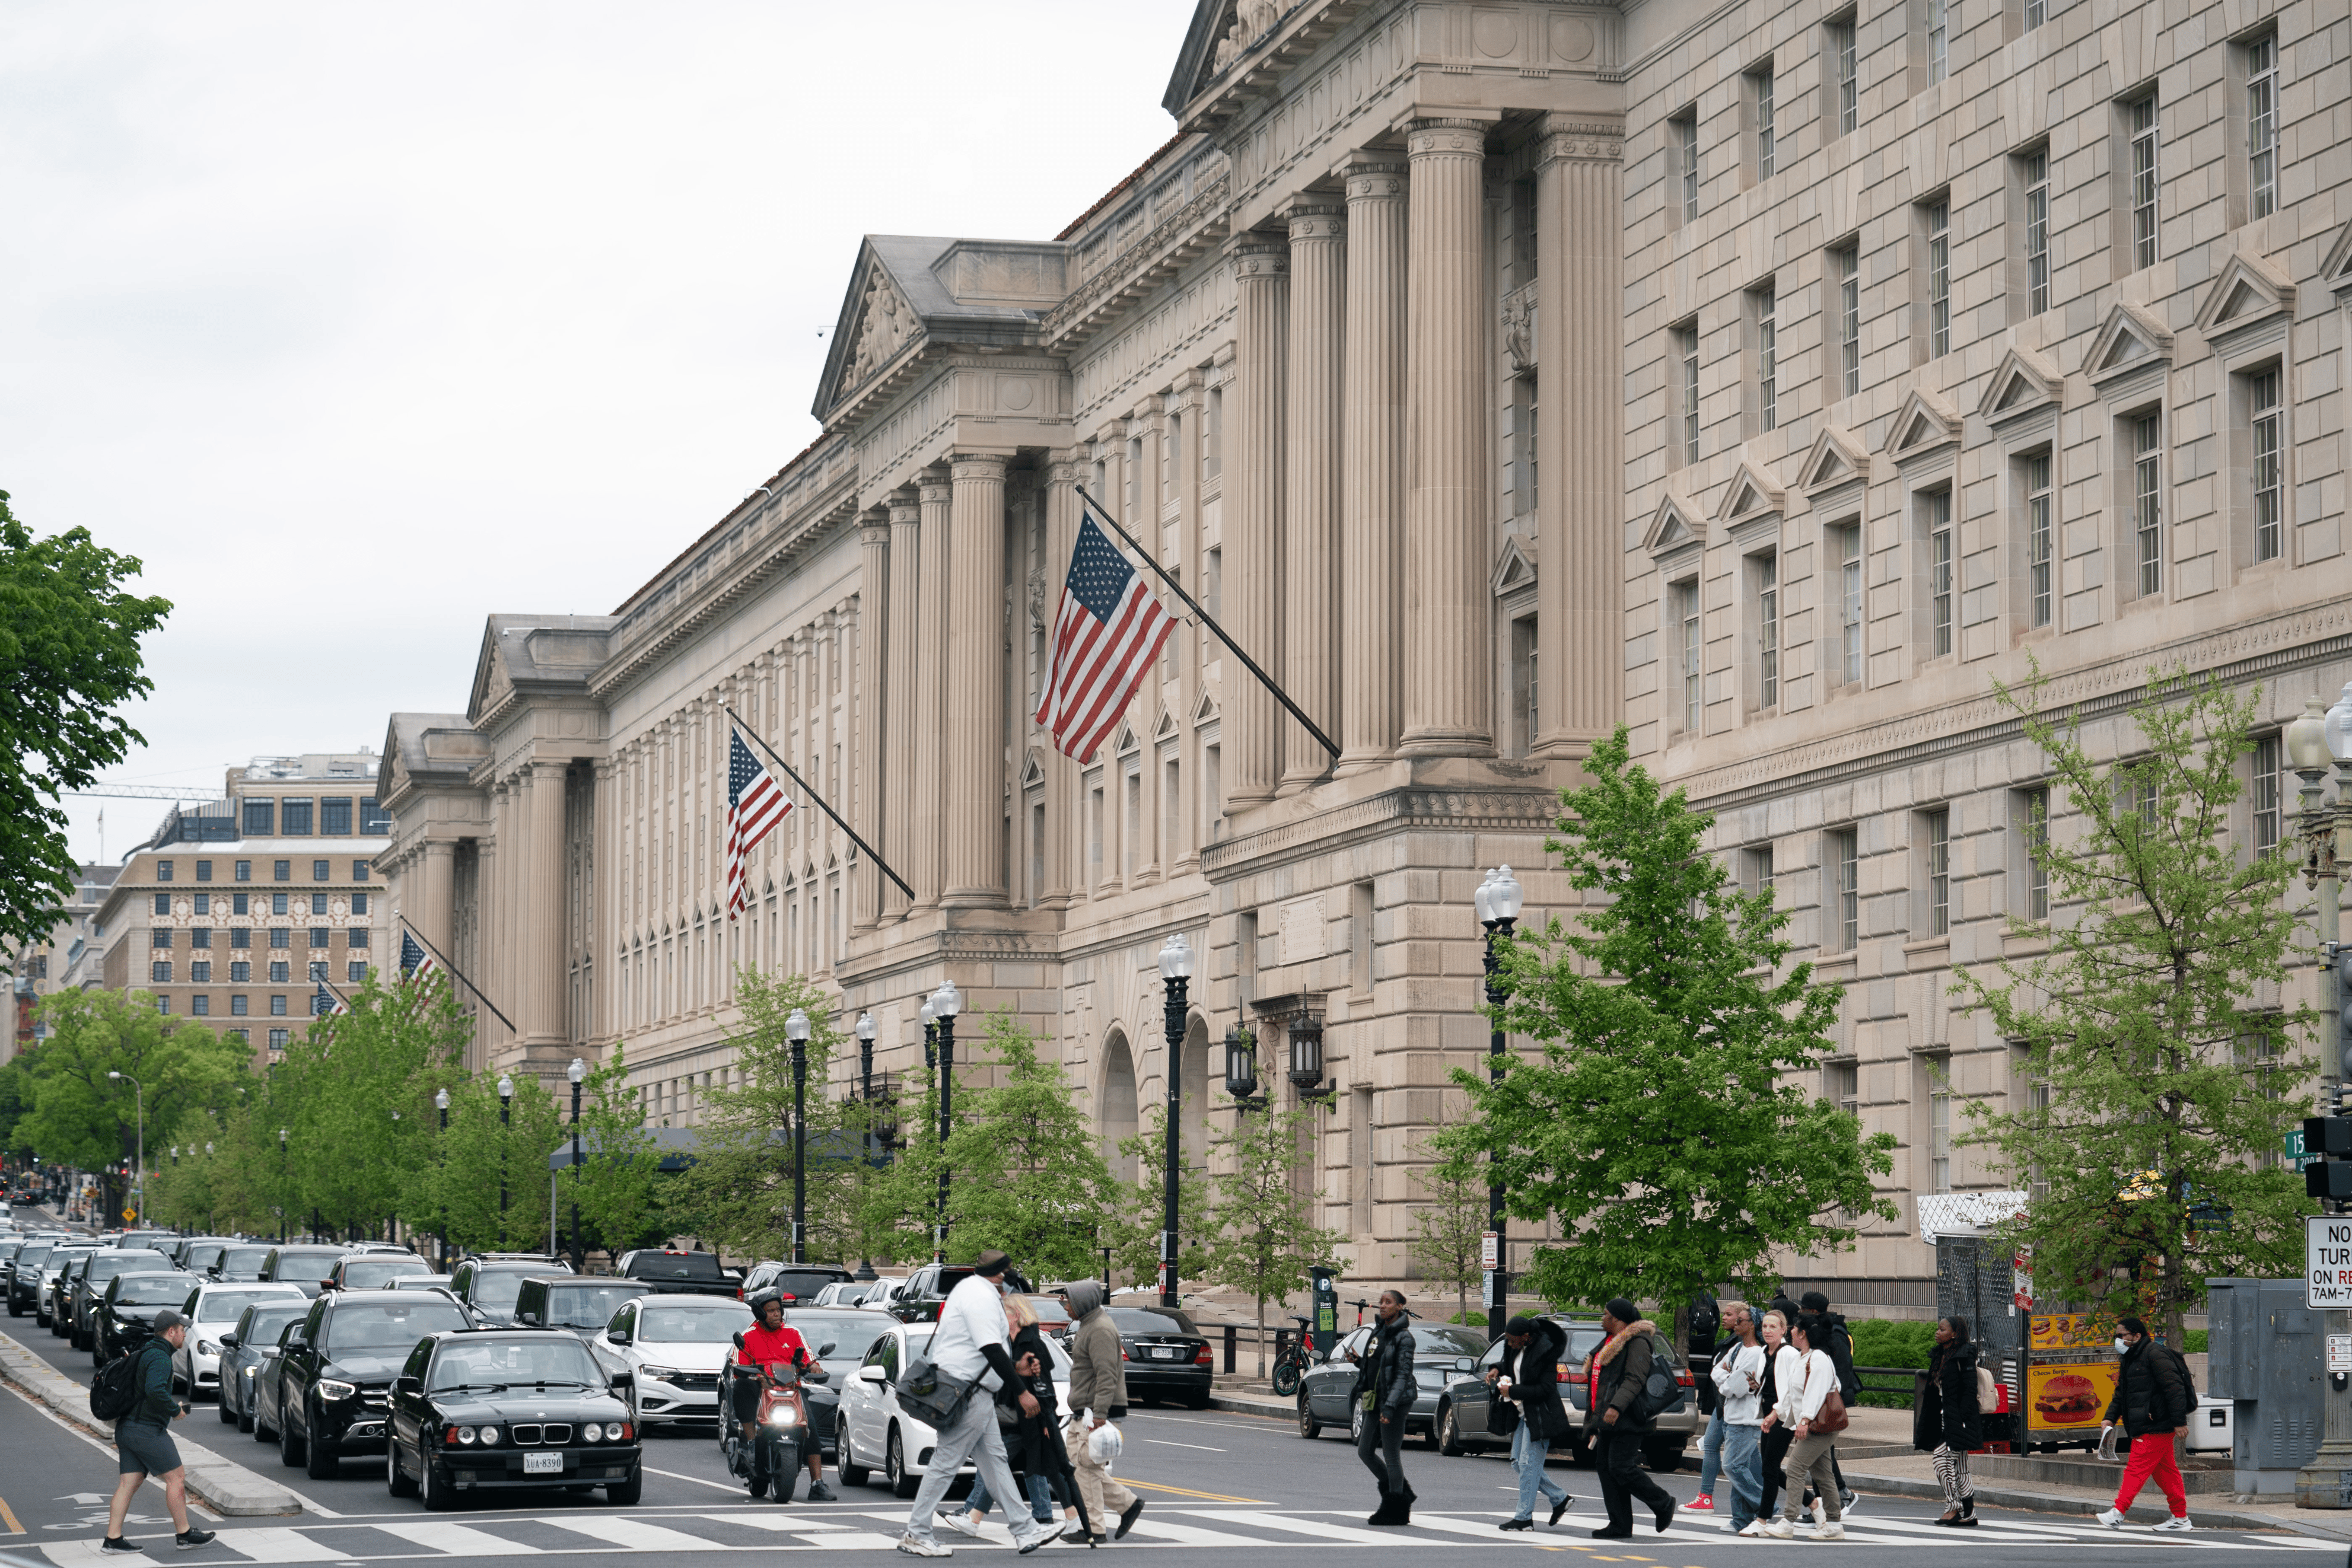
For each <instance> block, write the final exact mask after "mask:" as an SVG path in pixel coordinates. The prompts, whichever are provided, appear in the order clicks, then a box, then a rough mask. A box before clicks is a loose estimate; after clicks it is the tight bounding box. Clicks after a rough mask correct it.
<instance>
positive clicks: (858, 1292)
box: [809, 1280, 896, 1307]
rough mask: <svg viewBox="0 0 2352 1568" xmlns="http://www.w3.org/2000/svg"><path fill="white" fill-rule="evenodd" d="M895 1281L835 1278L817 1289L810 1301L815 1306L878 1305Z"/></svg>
mask: <svg viewBox="0 0 2352 1568" xmlns="http://www.w3.org/2000/svg"><path fill="white" fill-rule="evenodd" d="M895 1282H896V1281H890V1280H836V1281H834V1282H833V1283H832V1284H830V1285H827V1286H826V1287H825V1288H824V1290H822V1291H818V1292H817V1293H816V1295H815V1297H814V1299H813V1300H812V1301H810V1303H809V1304H810V1305H811V1306H817V1307H870V1306H878V1305H880V1304H881V1303H880V1300H879V1298H881V1297H882V1296H884V1295H887V1293H888V1292H889V1289H890V1287H891V1285H892V1284H894V1283H895Z"/></svg>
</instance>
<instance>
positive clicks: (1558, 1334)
mask: <svg viewBox="0 0 2352 1568" xmlns="http://www.w3.org/2000/svg"><path fill="white" fill-rule="evenodd" d="M1503 1345H1504V1350H1503V1360H1502V1364H1500V1365H1497V1366H1493V1367H1489V1368H1488V1369H1487V1371H1486V1381H1487V1383H1488V1384H1489V1385H1491V1386H1492V1387H1493V1388H1494V1391H1495V1393H1494V1401H1495V1404H1494V1406H1490V1407H1494V1408H1502V1409H1506V1410H1516V1411H1517V1414H1518V1418H1517V1421H1516V1422H1515V1423H1514V1424H1513V1426H1512V1428H1511V1469H1514V1470H1516V1471H1517V1472H1518V1477H1519V1509H1518V1511H1517V1513H1515V1514H1513V1515H1512V1516H1511V1517H1510V1518H1508V1519H1507V1520H1505V1521H1503V1523H1502V1528H1503V1529H1505V1530H1533V1529H1534V1528H1535V1525H1536V1499H1537V1498H1538V1497H1541V1498H1543V1499H1544V1500H1546V1501H1547V1502H1549V1503H1550V1504H1551V1518H1550V1519H1549V1520H1548V1521H1546V1524H1547V1525H1548V1526H1549V1525H1555V1524H1558V1523H1559V1516H1560V1515H1561V1514H1563V1513H1566V1512H1567V1511H1568V1505H1569V1504H1570V1503H1572V1502H1574V1501H1575V1499H1574V1498H1573V1497H1570V1495H1569V1494H1568V1492H1567V1491H1565V1490H1562V1489H1561V1488H1560V1487H1559V1485H1557V1484H1556V1483H1555V1482H1554V1481H1553V1480H1552V1479H1551V1478H1550V1477H1549V1476H1548V1475H1546V1474H1544V1460H1545V1458H1547V1457H1549V1454H1550V1453H1551V1440H1552V1439H1553V1438H1554V1437H1564V1436H1566V1435H1567V1432H1568V1406H1566V1405H1565V1404H1563V1403H1561V1401H1560V1397H1559V1358H1560V1355H1561V1354H1562V1353H1564V1352H1565V1351H1566V1350H1567V1349H1568V1334H1567V1333H1566V1331H1564V1330H1563V1329H1561V1327H1560V1326H1559V1324H1558V1323H1556V1322H1552V1321H1551V1320H1550V1319H1549V1318H1533V1317H1524V1316H1522V1317H1516V1318H1513V1319H1512V1320H1511V1321H1510V1322H1508V1323H1507V1324H1506V1325H1504V1328H1503Z"/></svg>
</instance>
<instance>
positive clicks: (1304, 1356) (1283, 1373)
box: [1274, 1317, 1315, 1399]
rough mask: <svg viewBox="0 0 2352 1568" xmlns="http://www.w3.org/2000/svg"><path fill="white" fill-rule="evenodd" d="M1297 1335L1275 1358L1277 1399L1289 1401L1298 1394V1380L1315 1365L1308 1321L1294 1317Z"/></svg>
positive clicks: (1293, 1336) (1292, 1320) (1275, 1390)
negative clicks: (1308, 1333)
mask: <svg viewBox="0 0 2352 1568" xmlns="http://www.w3.org/2000/svg"><path fill="white" fill-rule="evenodd" d="M1290 1321H1291V1322H1295V1323H1297V1325H1298V1332H1297V1333H1296V1334H1294V1335H1292V1336H1291V1338H1290V1340H1289V1342H1288V1343H1286V1344H1285V1345H1283V1347H1282V1348H1281V1350H1279V1351H1278V1352H1276V1354H1275V1358H1274V1392H1275V1395H1276V1397H1278V1398H1282V1399H1287V1398H1289V1397H1290V1396H1292V1395H1294V1394H1296V1393H1297V1392H1298V1379H1299V1377H1300V1375H1303V1374H1304V1373H1305V1372H1306V1371H1307V1368H1308V1367H1310V1366H1312V1365H1314V1364H1315V1351H1314V1342H1313V1341H1312V1340H1311V1339H1309V1338H1308V1337H1307V1320H1306V1319H1305V1318H1301V1317H1294V1318H1292V1319H1291V1320H1290Z"/></svg>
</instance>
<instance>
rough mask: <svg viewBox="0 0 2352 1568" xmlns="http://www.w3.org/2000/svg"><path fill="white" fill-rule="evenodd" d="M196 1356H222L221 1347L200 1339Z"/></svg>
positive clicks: (197, 1343)
mask: <svg viewBox="0 0 2352 1568" xmlns="http://www.w3.org/2000/svg"><path fill="white" fill-rule="evenodd" d="M196 1354H198V1355H218V1354H220V1346H218V1345H216V1344H215V1343H213V1342H212V1341H210V1340H208V1339H200V1340H198V1341H197V1342H196Z"/></svg>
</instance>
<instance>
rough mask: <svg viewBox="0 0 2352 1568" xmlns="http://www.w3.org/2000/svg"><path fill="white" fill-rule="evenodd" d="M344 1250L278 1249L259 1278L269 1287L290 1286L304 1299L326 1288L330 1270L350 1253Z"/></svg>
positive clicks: (312, 1248)
mask: <svg viewBox="0 0 2352 1568" xmlns="http://www.w3.org/2000/svg"><path fill="white" fill-rule="evenodd" d="M351 1250H352V1249H350V1248H348V1247H332V1246H329V1247H319V1246H308V1245H306V1246H295V1247H280V1248H278V1249H276V1250H274V1251H272V1252H271V1253H270V1254H269V1259H268V1261H267V1262H265V1263H263V1264H262V1266H261V1277H262V1278H263V1279H265V1280H267V1281H270V1282H271V1283H272V1284H278V1285H291V1286H293V1287H294V1288H295V1289H297V1290H299V1291H301V1292H302V1293H303V1294H304V1295H306V1296H316V1295H317V1294H318V1293H319V1292H320V1291H321V1290H323V1289H325V1287H326V1279H327V1275H328V1273H329V1271H330V1270H332V1269H333V1268H334V1266H335V1265H336V1264H337V1263H339V1262H341V1260H343V1258H344V1257H345V1256H346V1255H347V1254H348V1253H350V1251H351Z"/></svg>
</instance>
